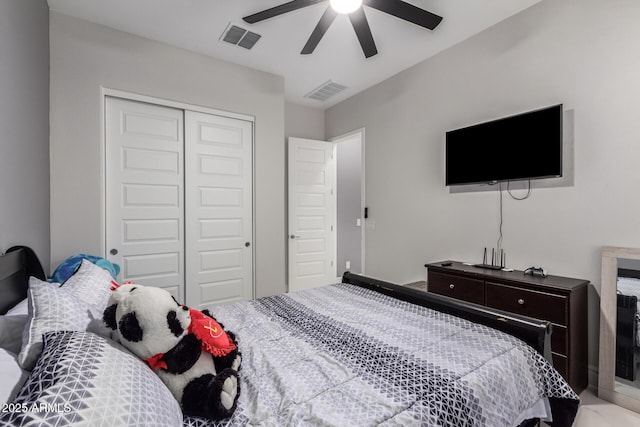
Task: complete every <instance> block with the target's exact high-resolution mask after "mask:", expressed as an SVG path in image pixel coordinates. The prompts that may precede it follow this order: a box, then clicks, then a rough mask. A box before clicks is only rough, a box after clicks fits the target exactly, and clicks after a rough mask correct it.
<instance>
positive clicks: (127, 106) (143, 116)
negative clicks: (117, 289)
mask: <svg viewBox="0 0 640 427" xmlns="http://www.w3.org/2000/svg"><path fill="white" fill-rule="evenodd" d="M105 132H106V135H105V138H106V156H105V157H106V159H105V160H106V166H105V174H106V176H105V183H106V188H105V191H106V194H105V197H106V212H105V225H106V235H105V239H106V242H105V243H106V252H107V257H108V259H109V260H110V261H112V262H115V263H117V264H119V265H120V267H121V275H122V278H123V280H133V281H136V282H137V283H140V284H143V285H153V286H158V287H162V288H165V289H167V290H168V291H169V292H171V293H172V294H173V295H174V296H175V298H176V299H177V300H178V301H183V300H184V233H183V230H184V203H183V202H184V172H183V164H184V162H183V147H184V140H183V138H184V131H183V111H182V110H180V109H175V108H168V107H161V106H158V105H152V104H146V103H142V102H135V101H129V100H124V99H119V98H111V97H107V98H106V105H105Z"/></svg>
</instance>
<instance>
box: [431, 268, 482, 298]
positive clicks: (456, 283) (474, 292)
mask: <svg viewBox="0 0 640 427" xmlns="http://www.w3.org/2000/svg"><path fill="white" fill-rule="evenodd" d="M428 280H429V281H428V284H427V290H428V292H433V293H434V294H439V295H445V296H448V297H451V298H457V299H460V300H464V301H469V302H473V303H476V304H484V281H483V280H476V279H469V278H466V277H460V276H453V275H449V274H444V273H436V272H431V271H430V272H429V276H428Z"/></svg>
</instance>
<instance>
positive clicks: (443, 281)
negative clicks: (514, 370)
mask: <svg viewBox="0 0 640 427" xmlns="http://www.w3.org/2000/svg"><path fill="white" fill-rule="evenodd" d="M425 267H426V268H427V291H428V292H432V293H435V294H440V295H445V296H448V297H452V298H456V299H460V300H465V301H469V302H472V303H476V304H480V305H484V306H487V307H491V308H496V309H500V310H504V311H508V312H511V313H517V314H520V315H524V316H528V317H532V318H535V319H540V320H546V321H549V322H551V323H552V324H553V332H552V335H551V351H552V355H551V357H552V359H553V366H554V368H556V370H557V371H558V372H560V374H562V376H563V377H564V378H565V379H566V380H567V381H568V382H569V384H570V385H571V387H572V388H573V389H574V391H575V392H576V393H580V392H581V391H582V390H584V388H585V387H586V386H587V380H588V379H587V285H588V284H589V281H588V280H582V279H572V278H568V277H559V276H551V275H547V276H546V277H542V276H538V275H525V274H524V272H523V271H518V270H514V271H499V270H479V269H477V268H474V267H473V266H469V265H467V264H463V263H461V262H456V261H452V262H451V265H450V266H448V267H443V265H442V262H436V263H433V264H425Z"/></svg>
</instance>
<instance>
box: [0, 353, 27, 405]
mask: <svg viewBox="0 0 640 427" xmlns="http://www.w3.org/2000/svg"><path fill="white" fill-rule="evenodd" d="M28 375H29V372H27V371H25V370H23V369H22V368H20V365H18V357H17V356H16V355H15V354H14V353H12V352H10V351H7V350H5V349H2V348H0V404H3V403H7V402H10V401H11V399H13V397H14V396H15V395H16V393H18V391H19V390H20V388H21V387H22V384H23V383H24V381H25V380H26V379H27V376H28ZM3 407H4V406H3Z"/></svg>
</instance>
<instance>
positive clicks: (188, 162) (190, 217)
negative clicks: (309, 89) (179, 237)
mask: <svg viewBox="0 0 640 427" xmlns="http://www.w3.org/2000/svg"><path fill="white" fill-rule="evenodd" d="M252 128H253V125H252V123H251V122H248V121H244V120H238V119H232V118H228V117H221V116H215V115H211V114H202V113H197V112H192V111H186V116H185V135H186V140H187V145H186V151H185V170H186V183H187V186H186V189H185V194H186V205H187V211H186V239H187V246H186V266H187V268H186V271H187V276H186V279H187V280H186V283H187V285H186V292H187V294H186V301H187V305H190V306H194V307H198V306H200V307H205V306H208V305H211V304H212V303H221V302H230V301H236V300H241V299H250V298H252V297H253V269H252V265H253V255H252V254H253V248H252V240H253V239H252V235H253V219H252V212H253V194H252V187H253V174H252V171H253V165H252V158H253V155H252V151H253V149H252V145H253V144H252V141H253V129H252Z"/></svg>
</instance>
